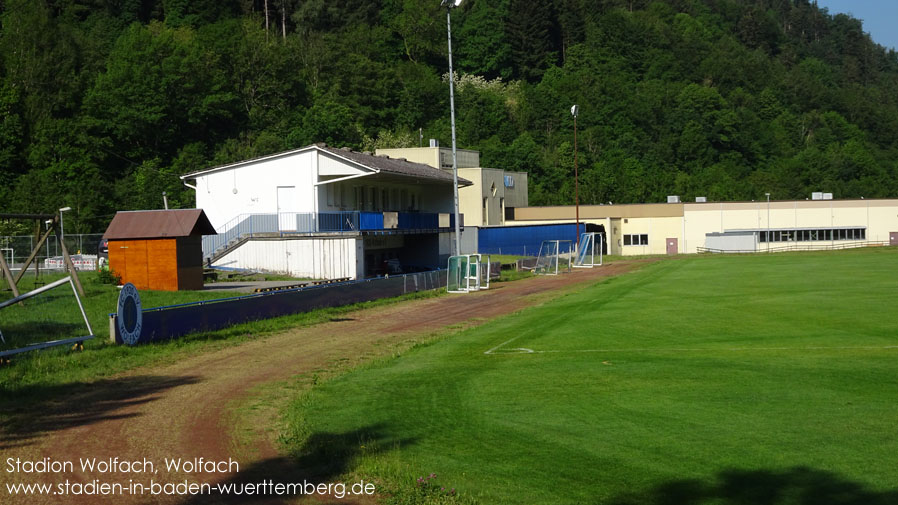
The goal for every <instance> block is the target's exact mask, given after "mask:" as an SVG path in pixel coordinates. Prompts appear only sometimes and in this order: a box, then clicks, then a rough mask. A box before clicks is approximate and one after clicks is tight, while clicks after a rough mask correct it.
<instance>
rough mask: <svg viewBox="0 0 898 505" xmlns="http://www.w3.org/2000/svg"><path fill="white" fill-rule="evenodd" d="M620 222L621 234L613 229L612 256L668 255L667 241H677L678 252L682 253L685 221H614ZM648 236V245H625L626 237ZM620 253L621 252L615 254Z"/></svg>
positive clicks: (643, 218)
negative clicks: (624, 238)
mask: <svg viewBox="0 0 898 505" xmlns="http://www.w3.org/2000/svg"><path fill="white" fill-rule="evenodd" d="M614 221H619V222H620V225H619V226H620V233H616V232H615V230H614V229H613V228H615V227H616V226H617V225H616V223H615V226H613V227H612V238H611V240H613V242H612V245H613V246H614V247H612V254H620V255H622V256H638V255H644V254H667V239H676V240H677V252H678V253H679V252H682V251H683V250H682V244H683V219H682V218H679V217H639V218H632V217H631V218H622V219H620V220H614ZM642 234H645V235H648V236H649V237H648V238H649V243H648V245H624V240H623V236H624V235H642ZM615 251H619V252H615Z"/></svg>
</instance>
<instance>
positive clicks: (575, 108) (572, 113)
mask: <svg viewBox="0 0 898 505" xmlns="http://www.w3.org/2000/svg"><path fill="white" fill-rule="evenodd" d="M578 112H580V108H579V107H577V106H576V105H574V106H573V107H571V115H572V116H574V117H577V113H578Z"/></svg>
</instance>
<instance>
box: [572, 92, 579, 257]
mask: <svg viewBox="0 0 898 505" xmlns="http://www.w3.org/2000/svg"><path fill="white" fill-rule="evenodd" d="M579 112H580V108H579V107H577V106H576V105H574V106H573V107H571V115H573V116H574V207H575V208H576V218H577V245H579V244H580V176H579V174H578V173H577V114H578V113H579Z"/></svg>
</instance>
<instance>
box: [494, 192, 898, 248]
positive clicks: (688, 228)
mask: <svg viewBox="0 0 898 505" xmlns="http://www.w3.org/2000/svg"><path fill="white" fill-rule="evenodd" d="M574 219H575V208H574V206H552V207H528V208H519V209H515V212H514V219H513V220H511V221H509V222H508V224H509V225H514V226H520V225H528V224H542V223H560V222H565V223H570V222H574ZM580 221H581V223H592V224H597V225H603V226H604V229H605V230H606V234H607V238H606V240H607V244H608V252H609V253H610V254H619V255H624V256H627V255H642V254H682V253H696V252H700V251H705V250H714V251H722V252H727V251H730V252H735V251H740V252H750V251H762V250H784V249H790V248H791V249H814V248H818V249H823V248H834V247H842V246H845V247H848V246H859V245H898V199H874V200H865V199H858V200H829V199H827V200H823V199H820V200H785V201H771V202H769V203H768V202H767V201H766V200H764V201H759V202H697V203H682V202H677V203H648V204H622V205H621V204H608V205H581V206H580Z"/></svg>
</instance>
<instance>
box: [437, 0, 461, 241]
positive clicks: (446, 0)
mask: <svg viewBox="0 0 898 505" xmlns="http://www.w3.org/2000/svg"><path fill="white" fill-rule="evenodd" d="M462 1H463V0H442V1H441V2H440V7H445V8H446V34H447V36H448V38H449V117H450V121H451V124H452V192H453V196H454V198H455V255H456V256H459V255H461V226H460V224H459V222H458V153H457V151H456V149H455V82H454V81H455V74H454V73H453V72H452V22H451V18H452V16H451V13H452V9H453V8H454V7H458V6H459V5H461V3H462Z"/></svg>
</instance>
